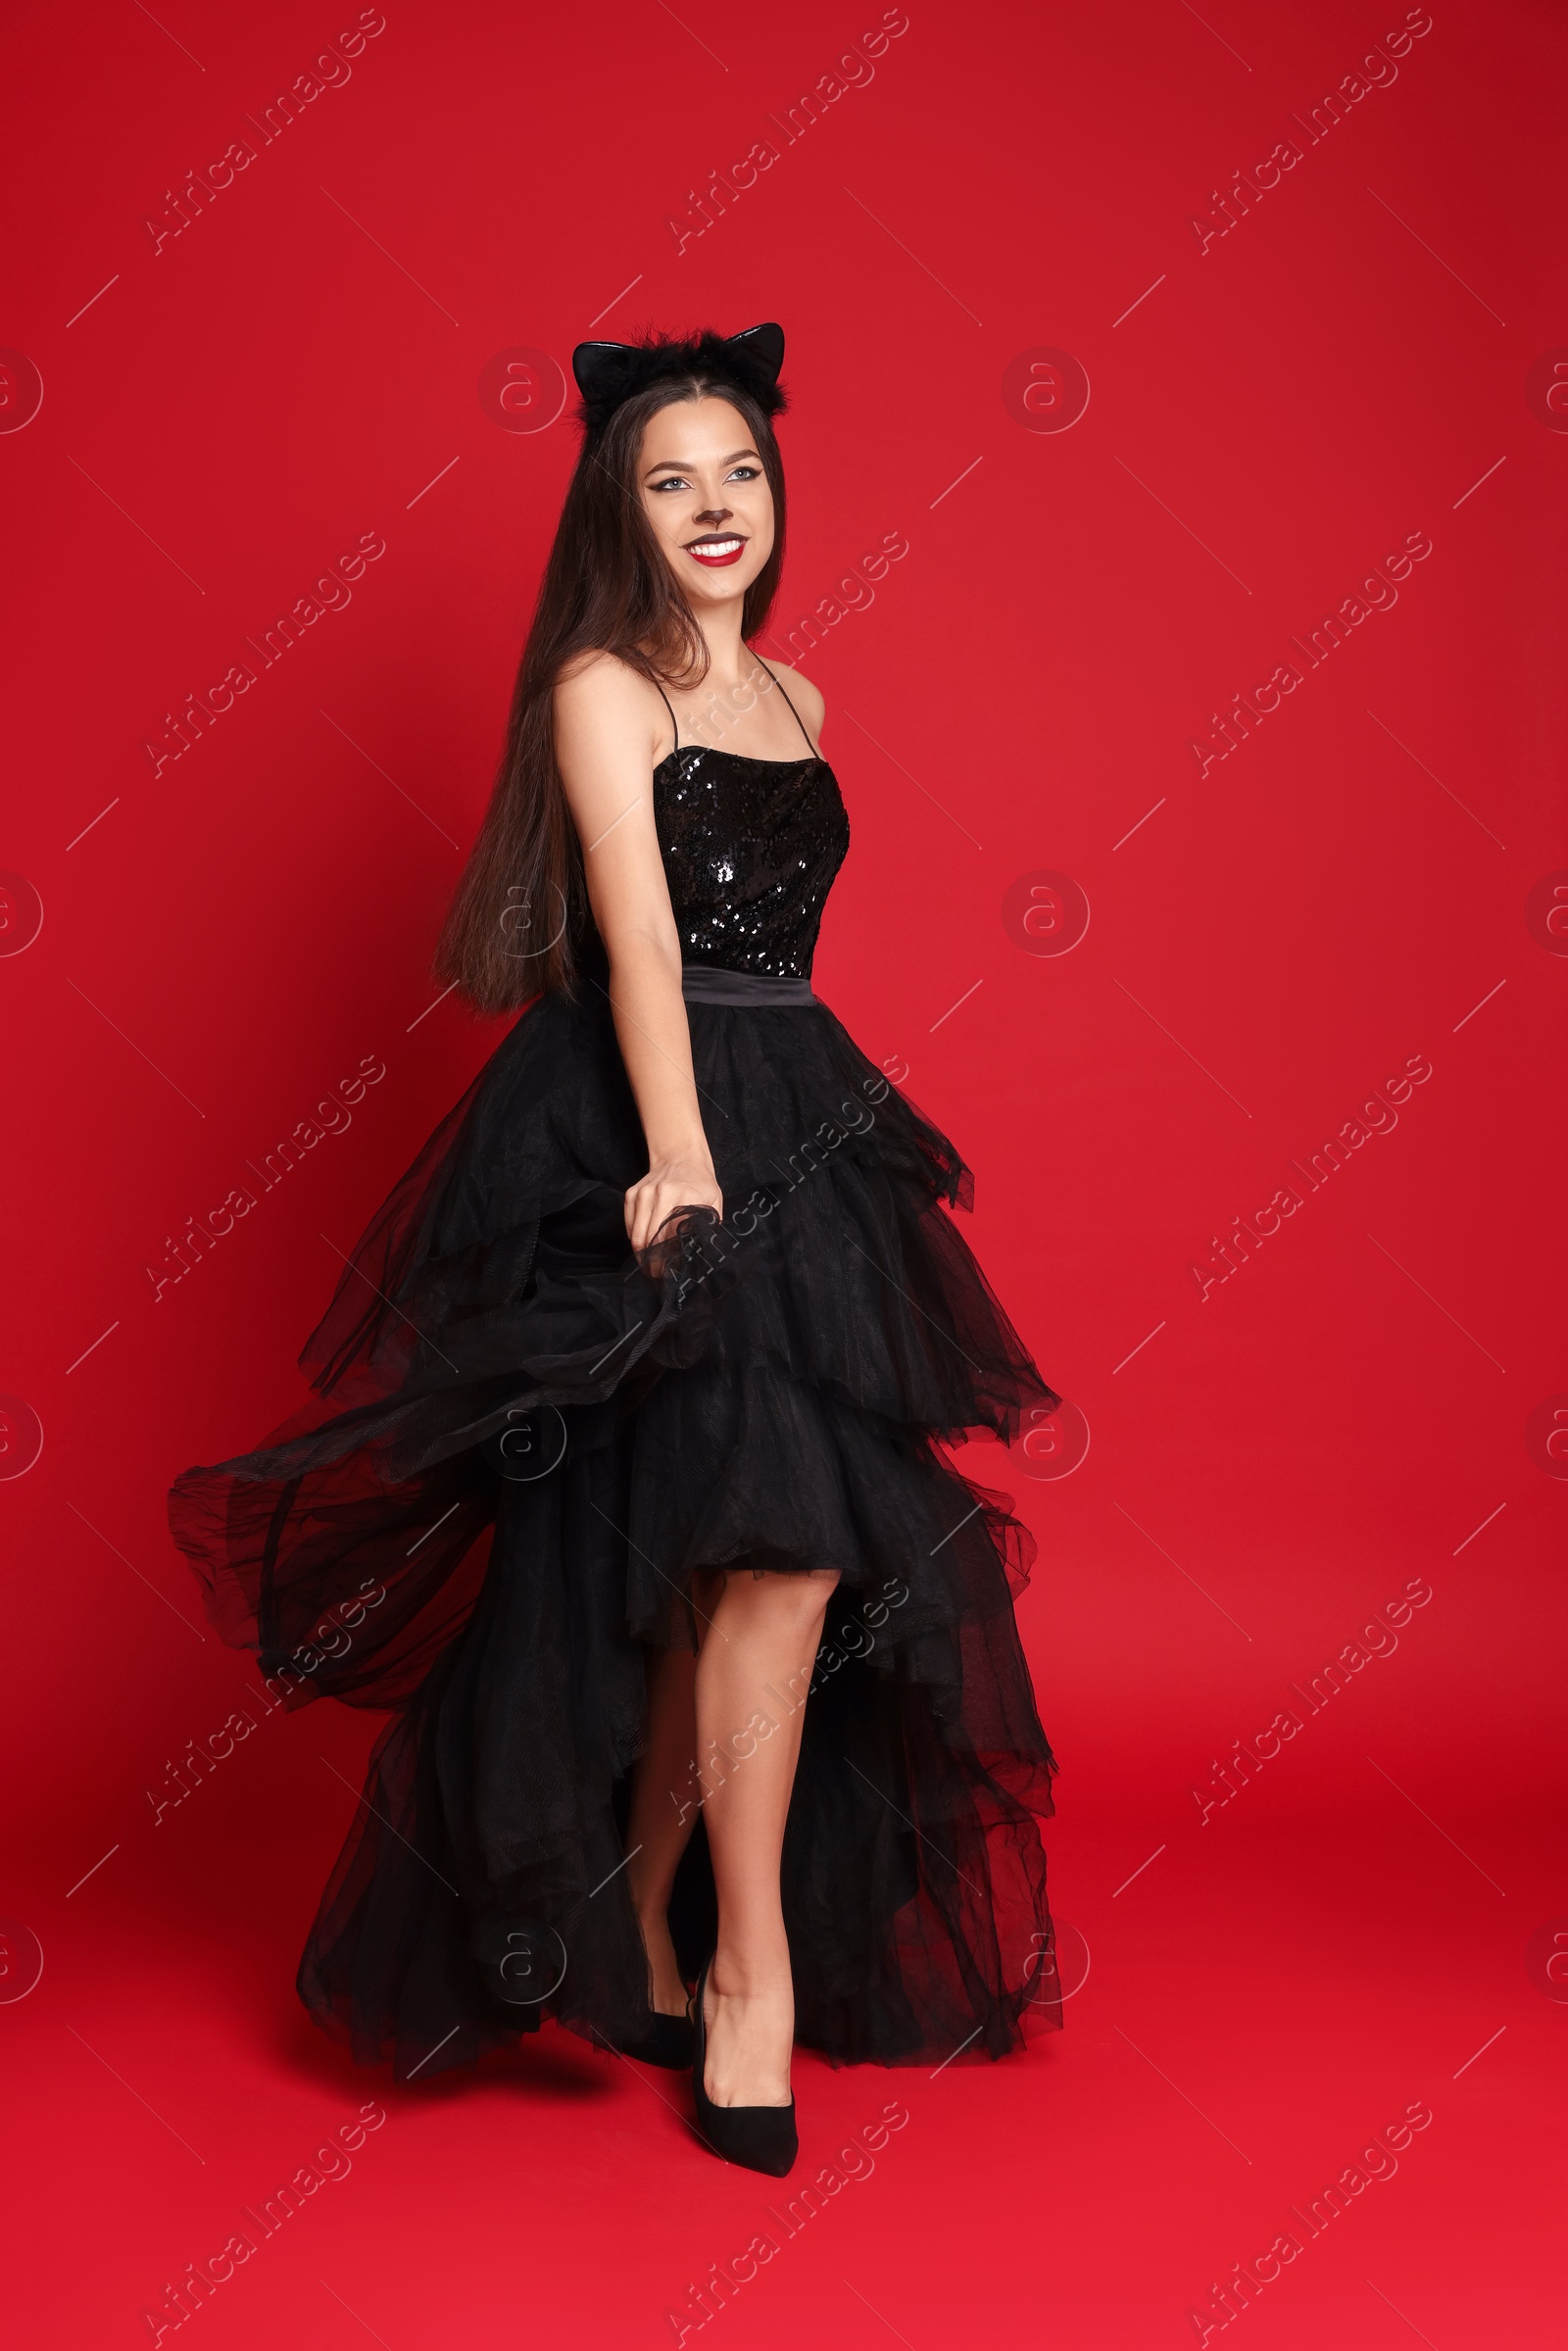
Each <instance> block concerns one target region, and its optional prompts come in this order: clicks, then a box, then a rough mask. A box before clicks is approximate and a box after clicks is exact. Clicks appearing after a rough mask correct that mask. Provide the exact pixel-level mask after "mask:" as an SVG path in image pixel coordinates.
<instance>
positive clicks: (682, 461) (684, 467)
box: [648, 449, 762, 473]
mask: <svg viewBox="0 0 1568 2351" xmlns="http://www.w3.org/2000/svg"><path fill="white" fill-rule="evenodd" d="M743 457H757V452H756V450H755V449H732V450H731V451H730V453H729V455H728V457H721V458H720V459H719V461H718V462H719V464H720V465H734V464H735V462H736V460H737V459H738V458H743ZM757 462H758V464H759V465H760V464H761V462H762V461H761V459H760V458H757ZM670 469H673V470H674V471H675V472H677V473H689V472H690V471H691V461H690V459H688V458H674V457H662V458H661V459H660V461H659V463H658V465H650V466H649V468H648V470H649V472H650V473H664V472H667V471H669V470H670Z"/></svg>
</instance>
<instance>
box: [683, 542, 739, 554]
mask: <svg viewBox="0 0 1568 2351" xmlns="http://www.w3.org/2000/svg"><path fill="white" fill-rule="evenodd" d="M744 544H745V542H744V540H741V539H703V540H701V541H700V542H699V543H698V545H697V546H695V547H692V548H689V549H688V550H687V553H688V554H690V555H734V554H735V553H736V551H737V549H739V548H740V547H742V546H743V545H744Z"/></svg>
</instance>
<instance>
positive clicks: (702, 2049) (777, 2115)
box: [692, 1959, 800, 2180]
mask: <svg viewBox="0 0 1568 2351" xmlns="http://www.w3.org/2000/svg"><path fill="white" fill-rule="evenodd" d="M712 1964H713V1963H712V1960H711V1959H710V1960H709V1962H708V1966H707V1967H705V1968H704V1970H703V1972H702V1974H701V1975H700V1976H699V1977H698V1979H697V1992H696V1996H695V1998H694V2000H693V2002H692V2031H693V2034H694V2037H695V2040H696V2047H695V2049H694V2050H693V2052H692V2098H693V2101H694V2103H695V2105H696V2108H697V2128H698V2130H699V2131H700V2132H701V2133H702V2135H703V2138H704V2139H705V2140H706V2141H707V2143H708V2145H709V2146H710V2147H711V2149H712V2150H713V2152H714V2154H716V2155H722V2156H723V2157H724V2159H725V2161H726V2162H727V2163H739V2164H744V2165H745V2167H746V2169H747V2170H748V2171H749V2172H768V2173H771V2175H772V2177H773V2178H774V2179H775V2180H782V2179H783V2177H784V2175H785V2173H786V2172H787V2171H789V2169H790V2168H791V2166H792V2165H793V2163H794V2161H795V2158H796V2156H797V2155H798V2154H799V2153H800V2139H799V2138H798V2136H797V2134H796V2130H795V2100H794V2098H793V2097H792V2098H791V2099H790V2102H789V2104H788V2105H787V2106H715V2105H714V2104H713V2101H712V2099H711V2097H710V2096H709V2094H708V2092H707V2090H706V2089H704V2087H703V2066H704V2062H705V2060H706V2059H707V2056H708V2022H707V2019H706V2018H705V2016H704V2014H703V2003H704V2001H705V1999H706V1997H707V1993H708V1971H709V1968H711V1966H712Z"/></svg>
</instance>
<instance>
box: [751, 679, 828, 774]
mask: <svg viewBox="0 0 1568 2351" xmlns="http://www.w3.org/2000/svg"><path fill="white" fill-rule="evenodd" d="M757 658H758V660H759V661H762V657H761V655H760V654H759V655H758V657H757ZM762 667H763V668H764V669H765V670H766V671H767V674H768V676H769V677H770V678H772V680H773V683H774V685H775V686H777V688H778V690H779V692H780V693H781V694H782V695H783V696H784V699H785V701H786V702H789V703H790V713H791V715H792V717H793V718H794V720H795V723H796V725H797V726H798V727H799V728H800V730H801V732H802V734H803V735H806V720H805V719H804V718H803V717H802V716H801V713H800V711H799V710H796V708H795V705H794V703H793V702H790V698H789V692H788V690H787V688H786V686H785V684H784V680H783V679H782V678H781V677H780V676H778V675H777V673H776V672H775V670H774V668H773V664H772V662H771V661H762ZM806 748H807V750H808V751H809V753H810V755H811V757H812V759H820V758H821V757H822V755H821V753H820V752H819V751H818V750H817V748H816V745H815V744H814V743H813V742H812V741H811V738H810V736H809V735H806Z"/></svg>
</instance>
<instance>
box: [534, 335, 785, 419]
mask: <svg viewBox="0 0 1568 2351" xmlns="http://www.w3.org/2000/svg"><path fill="white" fill-rule="evenodd" d="M783 365H784V329H783V327H782V326H780V325H779V324H778V323H777V321H776V320H775V319H771V318H768V319H764V320H763V321H762V323H761V324H760V325H759V326H746V327H743V328H742V329H741V331H740V333H739V334H734V335H715V334H714V333H712V332H711V330H710V331H708V332H705V333H703V334H700V335H693V336H691V337H689V338H688V339H687V340H685V341H678V340H676V339H674V338H673V337H668V336H662V335H654V336H650V337H649V339H648V341H647V342H644V343H579V344H578V345H577V348H576V350H575V351H574V352H573V353H572V355H571V371H572V374H573V375H574V376H575V377H576V379H577V389H578V391H579V392H580V393H581V394H582V406H581V408H580V409H579V411H578V415H579V416H581V418H582V421H583V423H584V424H586V425H587V427H588V430H589V431H590V432H591V433H599V432H602V431H603V430H604V428H605V426H606V425H607V424H608V423H609V421H610V419H611V417H612V416H613V415H614V413H615V411H616V409H618V408H619V407H620V405H621V403H622V402H623V401H626V400H630V399H631V398H632V397H633V396H634V395H635V394H636V393H638V392H645V391H647V390H648V388H649V387H650V385H652V384H656V383H661V382H662V381H664V380H666V379H667V378H669V377H672V376H677V375H698V376H706V377H707V378H708V379H709V380H710V381H711V382H714V383H719V384H731V385H733V386H734V387H735V389H736V390H737V391H742V392H746V393H748V394H749V395H750V397H751V398H752V399H753V400H755V401H756V402H757V404H758V406H759V407H760V409H761V411H762V413H763V415H764V416H777V415H778V414H779V411H780V410H781V409H782V408H783V407H784V406H785V400H784V395H783V393H782V392H781V391H780V390H779V384H778V378H779V369H780V368H781V367H783Z"/></svg>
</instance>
